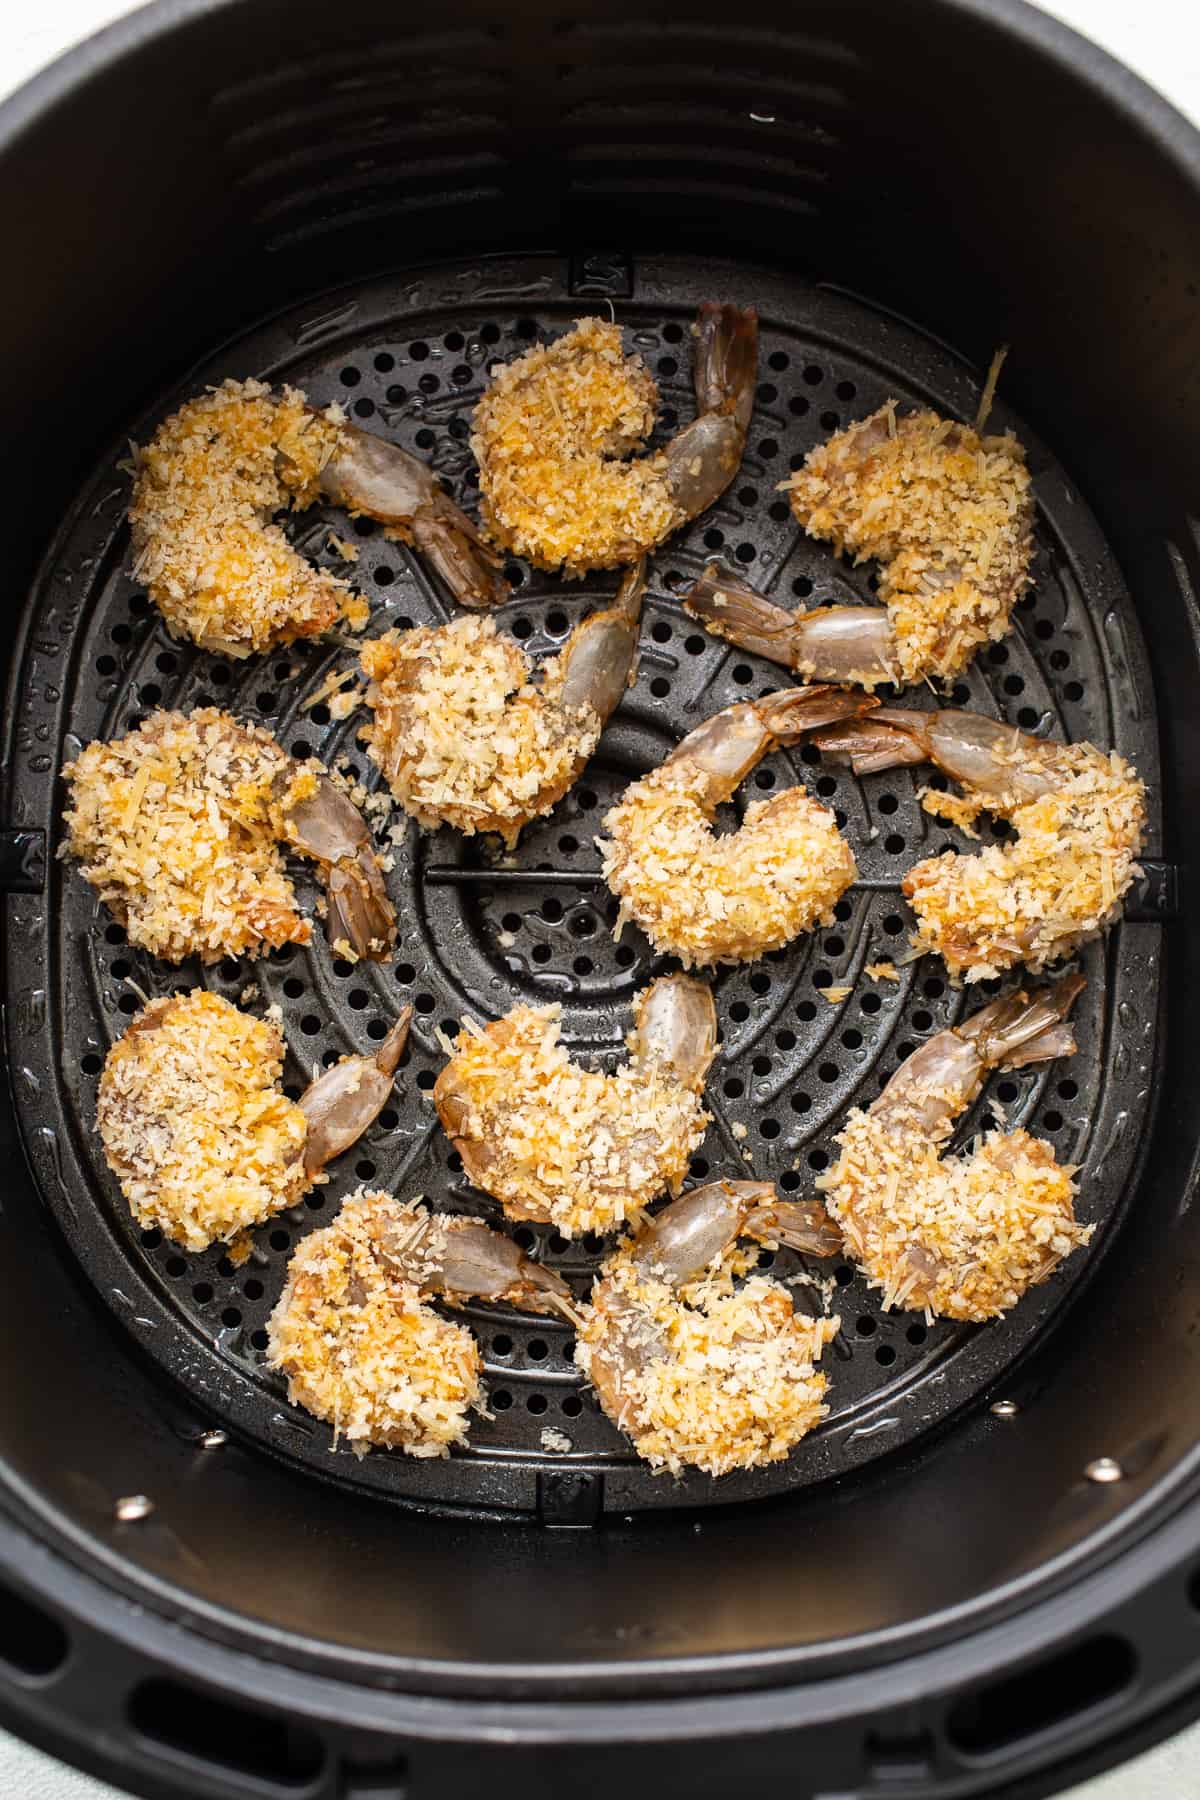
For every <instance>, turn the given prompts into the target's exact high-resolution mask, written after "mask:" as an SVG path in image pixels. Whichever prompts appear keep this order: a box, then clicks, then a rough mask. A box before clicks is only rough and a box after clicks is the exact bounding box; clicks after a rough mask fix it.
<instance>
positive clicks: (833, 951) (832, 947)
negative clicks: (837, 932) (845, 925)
mask: <svg viewBox="0 0 1200 1800" xmlns="http://www.w3.org/2000/svg"><path fill="white" fill-rule="evenodd" d="M845 948H846V945H845V941H844V939H842V938H840V937H827V938H826V939H825V954H826V956H841V954H842V952H843V951H844V950H845Z"/></svg>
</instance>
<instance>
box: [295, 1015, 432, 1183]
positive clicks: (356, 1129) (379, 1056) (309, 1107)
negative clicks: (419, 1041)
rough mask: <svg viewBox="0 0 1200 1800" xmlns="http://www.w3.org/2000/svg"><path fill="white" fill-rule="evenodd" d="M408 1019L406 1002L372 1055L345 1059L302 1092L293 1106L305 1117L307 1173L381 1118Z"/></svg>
mask: <svg viewBox="0 0 1200 1800" xmlns="http://www.w3.org/2000/svg"><path fill="white" fill-rule="evenodd" d="M411 1021H412V1007H411V1006H406V1007H405V1008H404V1010H403V1012H402V1013H401V1014H400V1016H399V1018H398V1019H397V1020H396V1023H395V1024H394V1025H393V1026H392V1029H391V1030H390V1031H389V1032H388V1034H387V1036H386V1037H385V1038H384V1040H383V1042H382V1043H381V1044H380V1046H379V1048H378V1050H376V1051H375V1053H374V1054H373V1055H372V1056H346V1057H343V1058H342V1060H341V1062H339V1063H335V1064H334V1066H333V1067H332V1069H327V1070H326V1071H325V1073H324V1075H321V1076H319V1077H318V1078H317V1080H316V1081H314V1082H313V1083H312V1084H311V1085H310V1086H309V1087H307V1088H306V1089H305V1091H304V1093H302V1094H301V1096H300V1099H299V1100H298V1102H297V1105H298V1106H299V1108H300V1110H301V1112H302V1113H303V1114H304V1116H305V1118H306V1120H307V1121H308V1135H307V1137H306V1138H305V1140H304V1169H305V1173H306V1174H308V1175H315V1174H317V1173H318V1172H319V1171H320V1170H321V1169H323V1168H324V1167H325V1165H326V1163H328V1162H332V1161H333V1158H334V1157H335V1156H340V1155H341V1154H342V1152H343V1150H348V1149H349V1148H350V1146H351V1144H355V1143H357V1142H358V1140H359V1138H360V1137H361V1136H362V1134H363V1132H364V1131H366V1129H367V1128H368V1126H370V1125H372V1124H374V1122H375V1120H376V1119H377V1118H378V1117H379V1114H380V1113H381V1112H382V1111H383V1108H384V1107H385V1105H386V1104H387V1101H388V1097H389V1095H390V1094H391V1091H392V1081H393V1078H394V1077H395V1073H396V1067H397V1064H398V1063H399V1061H400V1058H401V1056H402V1055H403V1054H404V1046H405V1045H406V1044H407V1042H408V1028H409V1025H410V1023H411Z"/></svg>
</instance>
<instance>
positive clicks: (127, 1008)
mask: <svg viewBox="0 0 1200 1800" xmlns="http://www.w3.org/2000/svg"><path fill="white" fill-rule="evenodd" d="M117 1006H118V1007H119V1008H120V1010H121V1011H122V1012H123V1013H126V1014H129V1015H132V1014H133V1013H135V1012H136V1011H137V1009H138V1002H137V999H136V997H135V996H134V995H133V994H122V995H121V998H120V999H119V1000H118V1001H117Z"/></svg>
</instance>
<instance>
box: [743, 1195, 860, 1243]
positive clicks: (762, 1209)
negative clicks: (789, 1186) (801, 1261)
mask: <svg viewBox="0 0 1200 1800" xmlns="http://www.w3.org/2000/svg"><path fill="white" fill-rule="evenodd" d="M742 1229H743V1231H744V1232H745V1233H746V1235H747V1237H752V1238H754V1239H755V1240H756V1242H758V1243H760V1244H769V1245H771V1246H774V1245H775V1244H786V1245H787V1247H788V1249H789V1250H798V1251H799V1252H800V1254H801V1255H802V1256H840V1255H841V1253H842V1248H843V1240H842V1233H841V1229H840V1227H839V1226H837V1225H836V1224H835V1223H834V1221H833V1220H832V1219H831V1218H830V1216H829V1214H828V1213H827V1212H826V1210H825V1208H824V1206H823V1204H822V1203H821V1201H820V1200H774V1199H773V1200H771V1201H769V1202H768V1203H767V1204H766V1205H763V1206H758V1207H756V1208H755V1209H754V1211H753V1212H752V1213H751V1214H750V1216H749V1218H748V1219H747V1220H746V1223H745V1225H744V1226H743V1227H742Z"/></svg>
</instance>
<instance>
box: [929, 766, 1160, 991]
mask: <svg viewBox="0 0 1200 1800" xmlns="http://www.w3.org/2000/svg"><path fill="white" fill-rule="evenodd" d="M1042 748H1043V750H1044V751H1046V752H1049V754H1048V755H1046V756H1045V757H1044V758H1043V766H1044V767H1045V769H1046V771H1047V773H1048V775H1052V778H1053V780H1054V784H1055V785H1054V786H1053V787H1052V788H1051V789H1050V791H1049V792H1047V793H1044V794H1041V795H1039V796H1037V797H1036V798H1033V799H1026V800H1023V801H1022V800H1019V799H1018V798H1017V797H1015V796H1011V797H1009V798H1008V799H1007V800H1005V799H996V798H995V797H977V796H962V797H955V796H952V795H949V794H942V793H938V792H935V791H932V790H926V791H925V792H924V793H923V794H922V796H921V799H922V805H923V806H924V807H925V810H926V811H927V812H930V813H933V814H935V815H936V816H938V817H941V818H949V819H951V820H952V822H953V823H954V824H956V825H960V826H963V827H966V828H968V829H969V828H970V827H971V826H972V825H973V823H974V821H975V819H976V818H977V817H978V815H979V813H980V812H981V811H984V810H987V811H989V812H994V813H998V814H1000V815H1001V816H1003V817H1004V818H1006V819H1007V820H1008V821H1009V823H1010V825H1011V826H1012V828H1013V830H1014V831H1015V832H1016V837H1015V839H1014V840H1013V841H1012V842H1010V843H1004V844H988V845H985V847H984V848H983V849H982V850H981V851H979V852H978V854H976V855H960V854H959V853H958V852H957V851H953V850H944V851H943V852H942V853H941V855H940V856H931V857H926V858H925V860H924V861H923V862H919V863H917V864H916V865H915V867H913V868H911V869H910V870H909V871H908V874H907V875H906V876H905V877H904V884H903V885H904V892H905V894H906V895H907V896H908V899H909V900H910V901H911V903H912V908H913V911H914V913H915V914H916V917H917V930H916V932H915V933H914V935H913V938H912V942H913V946H914V948H916V949H918V950H920V951H928V950H933V951H936V952H937V953H938V955H940V956H942V957H943V958H944V959H945V962H946V967H947V968H948V969H949V970H950V973H951V974H952V975H956V976H962V977H964V978H965V979H966V980H967V981H984V980H986V979H988V978H989V977H990V976H993V975H996V974H999V973H1000V972H1001V970H1003V969H1007V968H1010V967H1011V966H1012V965H1013V963H1016V962H1020V963H1024V964H1025V965H1026V966H1027V967H1028V968H1030V969H1035V970H1037V969H1044V968H1046V966H1047V965H1048V964H1050V963H1053V962H1057V961H1059V960H1060V958H1062V957H1064V956H1070V955H1071V954H1072V953H1073V952H1074V951H1075V950H1077V949H1078V948H1079V946H1080V945H1081V944H1084V943H1086V942H1088V940H1089V939H1091V938H1094V937H1098V936H1099V935H1100V933H1101V932H1103V931H1105V930H1107V929H1108V927H1109V926H1110V925H1112V924H1113V923H1114V922H1115V920H1116V919H1118V918H1119V917H1120V913H1121V903H1122V900H1123V898H1124V896H1125V894H1126V893H1127V892H1128V890H1129V887H1130V885H1131V884H1132V882H1133V881H1134V880H1136V878H1137V877H1138V876H1139V875H1140V874H1141V867H1140V865H1139V863H1138V860H1137V858H1138V854H1139V852H1140V850H1141V846H1142V839H1143V835H1144V833H1145V827H1146V806H1145V797H1146V790H1145V786H1144V784H1143V782H1142V781H1141V780H1140V779H1139V777H1138V775H1137V772H1136V770H1135V769H1134V768H1133V767H1132V765H1131V764H1130V763H1128V762H1126V761H1125V760H1124V758H1123V757H1120V756H1118V755H1117V754H1116V752H1115V751H1110V752H1107V753H1106V752H1105V751H1103V750H1097V749H1095V748H1094V746H1093V745H1091V744H1066V745H1045V746H1043V747H1042Z"/></svg>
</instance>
